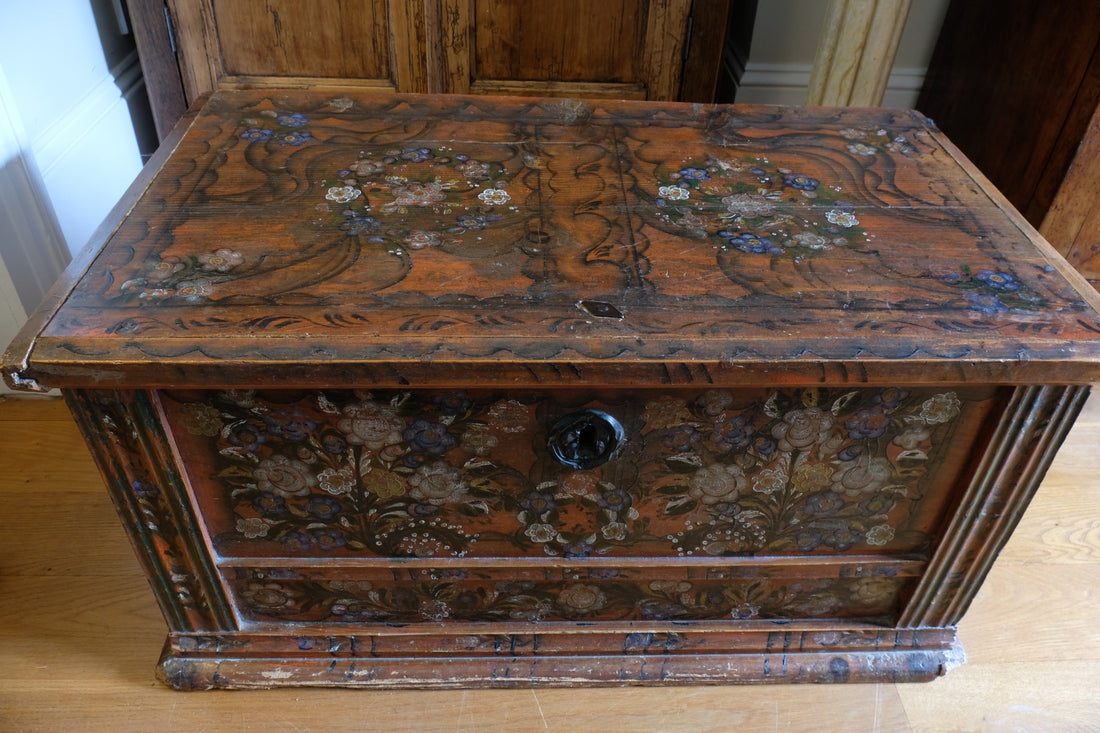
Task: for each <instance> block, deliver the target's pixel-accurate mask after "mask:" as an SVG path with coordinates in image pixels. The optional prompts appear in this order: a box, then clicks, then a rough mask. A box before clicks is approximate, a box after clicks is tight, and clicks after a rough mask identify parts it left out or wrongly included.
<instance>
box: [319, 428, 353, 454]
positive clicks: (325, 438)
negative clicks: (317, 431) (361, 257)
mask: <svg viewBox="0 0 1100 733" xmlns="http://www.w3.org/2000/svg"><path fill="white" fill-rule="evenodd" d="M321 447H322V448H324V450H325V452H326V453H331V454H332V455H334V456H339V455H342V454H343V453H344V451H346V450H347V449H348V442H347V441H346V440H344V436H342V435H340V434H339V433H337V432H336V431H334V430H327V431H325V432H324V433H323V434H322V435H321Z"/></svg>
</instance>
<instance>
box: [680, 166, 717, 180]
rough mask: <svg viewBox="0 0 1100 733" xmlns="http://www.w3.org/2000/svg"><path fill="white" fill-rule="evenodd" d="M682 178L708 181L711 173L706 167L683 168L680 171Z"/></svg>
mask: <svg viewBox="0 0 1100 733" xmlns="http://www.w3.org/2000/svg"><path fill="white" fill-rule="evenodd" d="M678 174H679V176H680V178H682V179H684V180H686V181H707V180H710V173H708V172H707V169H706V168H690V167H689V168H681V169H680V170H679V171H678Z"/></svg>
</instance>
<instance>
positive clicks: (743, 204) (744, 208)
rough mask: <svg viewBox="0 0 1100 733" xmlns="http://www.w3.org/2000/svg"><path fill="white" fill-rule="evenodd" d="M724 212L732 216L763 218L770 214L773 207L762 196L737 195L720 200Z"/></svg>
mask: <svg viewBox="0 0 1100 733" xmlns="http://www.w3.org/2000/svg"><path fill="white" fill-rule="evenodd" d="M722 203H723V204H725V206H726V212H727V213H729V214H730V215H732V216H764V215H766V214H769V213H771V211H772V209H774V208H775V205H774V204H772V203H771V202H770V201H768V200H767V199H765V198H764V197H763V196H753V195H750V194H747V193H738V194H734V195H733V196H726V197H725V198H723V199H722Z"/></svg>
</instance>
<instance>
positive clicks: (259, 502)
mask: <svg viewBox="0 0 1100 733" xmlns="http://www.w3.org/2000/svg"><path fill="white" fill-rule="evenodd" d="M252 507H253V508H254V509H255V510H256V511H258V512H259V513H260V514H263V515H264V516H268V517H277V516H279V515H281V514H286V500H285V499H284V498H283V497H281V496H276V495H275V494H272V493H269V492H266V491H265V492H263V493H262V494H260V495H259V496H257V497H256V498H255V499H253V500H252Z"/></svg>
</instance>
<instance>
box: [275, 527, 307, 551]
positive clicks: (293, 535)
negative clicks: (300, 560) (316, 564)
mask: <svg viewBox="0 0 1100 733" xmlns="http://www.w3.org/2000/svg"><path fill="white" fill-rule="evenodd" d="M279 542H281V543H282V544H283V547H285V548H286V549H288V550H290V551H291V552H304V551H305V550H308V549H309V548H311V547H313V538H312V537H310V536H309V534H308V533H306V532H299V531H294V532H287V533H286V534H284V535H283V536H282V538H280V540H279Z"/></svg>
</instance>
